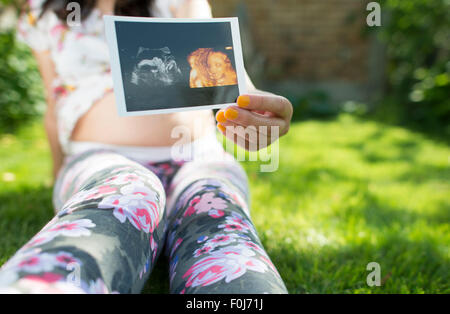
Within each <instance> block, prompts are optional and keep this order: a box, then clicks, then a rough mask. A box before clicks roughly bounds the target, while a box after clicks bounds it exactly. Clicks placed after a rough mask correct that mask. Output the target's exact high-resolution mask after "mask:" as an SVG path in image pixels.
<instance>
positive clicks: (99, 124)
mask: <svg viewBox="0 0 450 314" xmlns="http://www.w3.org/2000/svg"><path fill="white" fill-rule="evenodd" d="M214 123H215V122H214V117H213V115H212V112H211V110H196V111H187V112H177V113H170V114H160V115H146V116H134V117H119V115H118V114H117V109H116V104H115V98H114V94H113V93H108V94H107V95H105V96H104V97H103V98H102V99H101V100H99V101H98V102H97V103H95V104H94V105H93V106H92V107H91V108H90V109H89V111H88V112H87V113H86V114H84V115H83V116H82V117H81V118H80V119H79V120H78V122H77V124H76V126H75V128H74V130H73V132H72V136H71V140H73V141H90V142H100V143H105V144H114V145H131V146H170V145H172V144H174V143H175V142H180V139H182V142H183V143H187V142H189V141H193V140H195V139H197V138H200V137H202V136H204V135H206V134H207V133H208V132H211V130H212V129H213V127H214ZM174 129H175V130H174ZM172 132H173V134H174V136H172Z"/></svg>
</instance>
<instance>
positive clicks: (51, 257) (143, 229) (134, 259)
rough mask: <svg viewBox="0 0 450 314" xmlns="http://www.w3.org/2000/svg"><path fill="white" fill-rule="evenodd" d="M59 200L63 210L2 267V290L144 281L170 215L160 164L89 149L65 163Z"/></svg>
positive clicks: (86, 288)
mask: <svg viewBox="0 0 450 314" xmlns="http://www.w3.org/2000/svg"><path fill="white" fill-rule="evenodd" d="M54 205H55V209H56V210H57V212H58V213H57V215H56V216H55V218H54V219H53V220H52V221H50V222H49V223H48V224H47V225H46V226H45V227H44V228H43V229H42V231H40V232H39V233H38V234H37V235H36V236H35V237H33V238H32V239H31V240H30V241H29V242H28V243H27V244H26V245H25V246H24V247H22V248H21V249H20V250H19V251H18V252H17V253H16V254H15V255H14V257H12V258H11V259H10V260H9V261H8V262H7V263H6V264H5V265H4V266H3V267H2V269H1V271H0V287H1V288H0V290H1V291H6V292H7V291H12V292H14V291H18V292H31V293H33V292H37V293H40V292H42V293H45V292H88V293H105V292H120V293H129V292H139V291H140V290H141V289H142V287H143V285H144V283H145V280H146V279H147V278H148V275H149V274H150V271H151V269H152V267H153V265H154V263H155V260H156V258H157V255H158V254H159V252H160V248H161V246H162V245H163V243H164V229H165V221H166V220H165V210H164V208H165V192H164V189H163V187H162V185H161V182H160V181H159V179H158V178H157V177H156V176H155V175H154V174H153V173H152V172H150V171H149V170H148V169H146V168H145V167H143V166H141V165H140V164H138V163H136V162H134V161H132V160H130V159H127V158H125V157H123V156H121V155H118V154H116V153H113V152H109V151H105V150H95V151H88V152H85V153H83V154H81V155H79V156H75V157H74V158H72V159H71V160H68V161H67V162H66V164H65V165H64V168H63V170H62V171H61V174H60V175H59V177H58V180H57V182H56V185H55V189H54ZM2 288H3V290H2Z"/></svg>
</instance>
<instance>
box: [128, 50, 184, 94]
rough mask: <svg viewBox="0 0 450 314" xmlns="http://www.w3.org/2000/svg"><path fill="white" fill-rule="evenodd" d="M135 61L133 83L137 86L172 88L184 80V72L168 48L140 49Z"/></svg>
mask: <svg viewBox="0 0 450 314" xmlns="http://www.w3.org/2000/svg"><path fill="white" fill-rule="evenodd" d="M135 60H136V64H135V66H134V69H133V73H132V75H131V83H132V84H135V85H137V86H142V87H163V86H171V85H173V84H175V83H177V82H178V81H180V80H181V78H182V72H181V70H180V68H179V67H178V65H177V62H176V60H175V57H174V56H173V55H172V54H171V51H170V49H169V48H168V47H163V48H159V49H150V48H144V47H140V48H139V50H138V52H137V54H136V59H135Z"/></svg>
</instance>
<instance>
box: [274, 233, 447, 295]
mask: <svg viewBox="0 0 450 314" xmlns="http://www.w3.org/2000/svg"><path fill="white" fill-rule="evenodd" d="M305 240H306V239H298V241H300V242H301V241H305ZM269 254H270V255H271V258H272V260H273V262H274V264H275V265H276V266H277V267H278V269H279V271H280V273H281V276H282V278H283V279H284V280H285V283H286V286H287V288H288V290H289V292H290V293H421V292H425V293H445V292H449V291H450V290H449V286H448V267H449V266H450V265H449V261H448V259H447V258H446V257H445V256H444V253H443V252H441V251H440V250H439V249H438V248H437V246H436V245H435V244H434V243H432V242H430V241H427V240H422V241H411V240H408V239H406V238H404V237H402V236H400V235H395V234H390V235H386V236H385V237H383V238H381V239H379V241H377V242H376V243H369V242H366V243H362V244H351V243H349V244H347V245H345V246H337V247H332V246H323V247H310V248H304V249H294V248H293V247H292V246H291V245H287V244H284V243H280V245H279V246H277V247H276V248H274V249H272V250H271V252H269ZM370 262H377V263H379V265H380V267H381V274H380V275H381V283H382V284H381V286H380V287H369V286H368V285H367V283H366V278H367V276H368V275H369V273H370V271H367V270H366V267H367V264H368V263H370Z"/></svg>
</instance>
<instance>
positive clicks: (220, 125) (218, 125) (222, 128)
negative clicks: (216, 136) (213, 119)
mask: <svg viewBox="0 0 450 314" xmlns="http://www.w3.org/2000/svg"><path fill="white" fill-rule="evenodd" d="M217 127H218V128H219V129H220V130H221V131H222V132H226V130H227V128H226V127H224V126H223V125H222V124H220V123H218V124H217Z"/></svg>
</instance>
